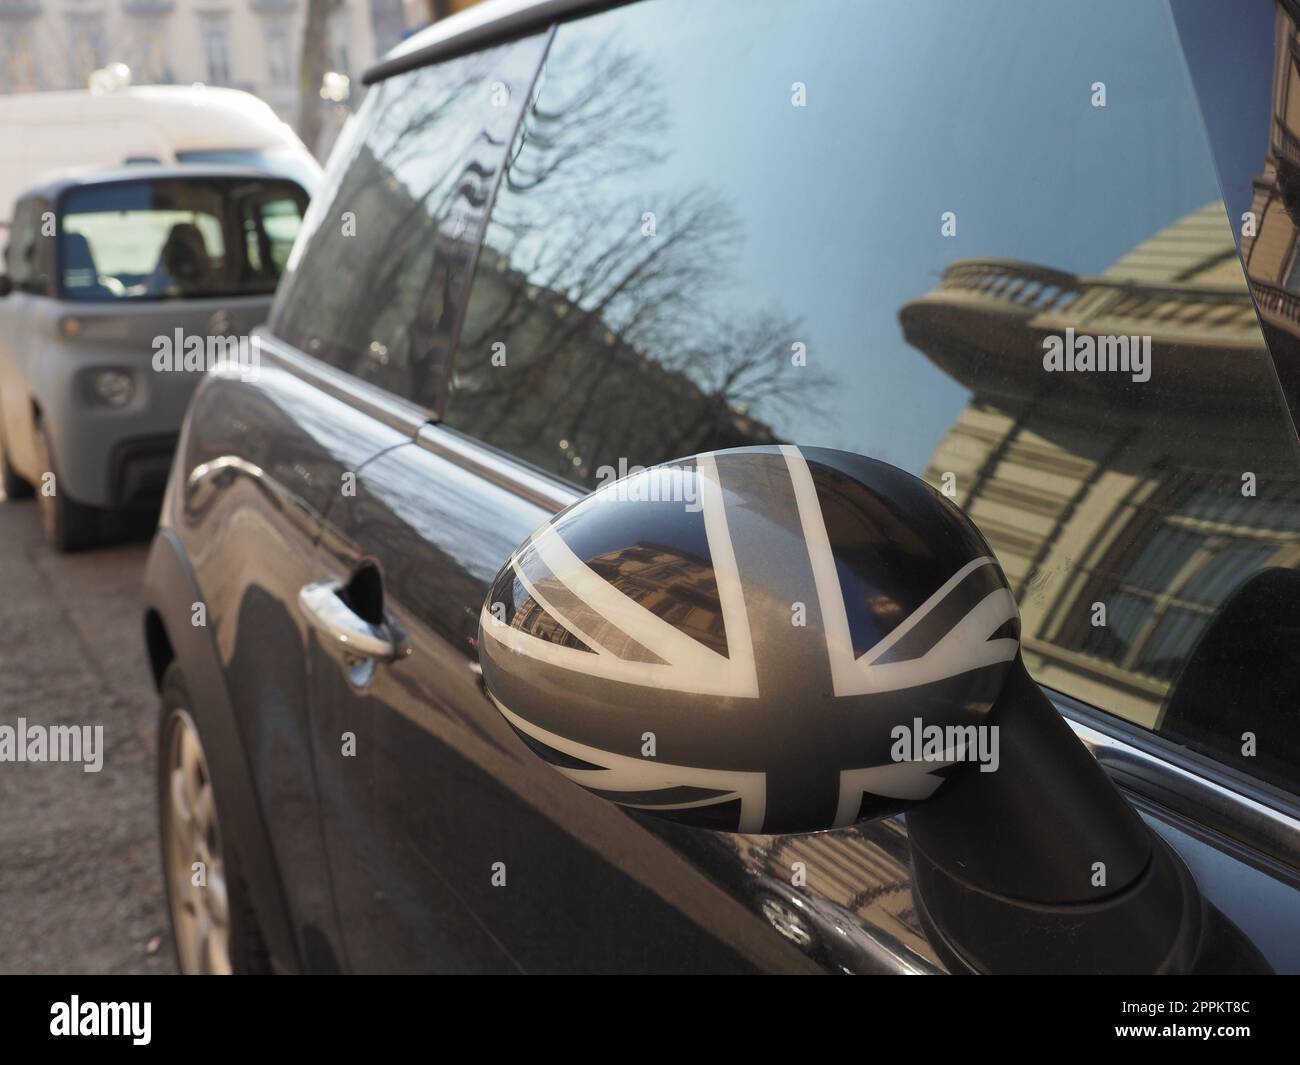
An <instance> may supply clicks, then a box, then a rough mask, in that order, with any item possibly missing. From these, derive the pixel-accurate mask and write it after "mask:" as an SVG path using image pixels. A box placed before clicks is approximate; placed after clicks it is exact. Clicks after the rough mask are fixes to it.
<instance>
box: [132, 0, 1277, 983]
mask: <svg viewBox="0 0 1300 1065" xmlns="http://www.w3.org/2000/svg"><path fill="white" fill-rule="evenodd" d="M1297 21H1298V20H1297V13H1296V10H1295V7H1294V5H1293V4H1291V3H1290V2H1287V3H1281V4H1278V5H1277V6H1272V5H1268V4H1257V5H1254V7H1253V8H1252V9H1251V10H1250V11H1247V10H1246V9H1245V7H1236V6H1234V7H1233V8H1231V9H1230V8H1228V6H1227V5H1222V6H1221V7H1219V6H1214V5H1205V4H1200V3H1187V4H1184V3H1175V4H1174V5H1173V8H1172V11H1171V10H1170V8H1168V7H1166V6H1165V5H1164V4H1158V3H1147V4H1128V3H1122V2H1119V0H1114V2H1110V0H1107V2H1103V3H1098V4H1076V3H1069V2H1066V0H1049V2H1044V3H1036V4H992V5H956V4H950V3H939V2H937V0H923V2H917V0H884V2H881V3H873V4H865V3H859V2H857V0H815V2H809V0H761V2H741V0H717V2H711V3H707V4H704V3H698V2H695V0H642V2H638V3H629V4H624V5H611V4H609V3H605V2H600V3H588V2H582V0H547V2H539V3H516V2H502V3H490V4H485V5H483V6H482V7H478V8H474V9H472V10H470V11H468V12H466V13H464V14H461V15H458V16H456V17H454V18H451V19H449V20H447V21H446V22H444V23H439V24H437V25H435V26H433V27H432V28H430V29H428V30H426V31H424V32H423V33H422V34H421V35H419V36H416V37H414V38H412V39H411V40H409V41H407V42H405V43H404V44H403V45H401V46H400V47H399V48H398V49H397V50H396V51H395V52H394V53H392V54H391V55H389V56H388V57H387V58H386V59H385V60H384V61H383V62H382V63H380V64H379V65H378V66H377V67H376V68H374V69H373V70H372V71H370V73H369V75H368V77H367V79H366V80H367V83H368V85H369V88H368V92H367V94H366V96H365V99H364V103H363V105H362V107H361V109H360V112H359V113H358V115H357V116H356V119H355V121H354V122H353V123H352V124H351V125H350V126H349V127H348V129H347V130H346V131H345V133H344V134H343V136H342V139H341V141H340V143H339V144H338V146H337V147H336V149H335V151H334V153H333V156H332V158H331V160H330V163H329V167H328V171H327V180H326V187H325V188H324V189H323V190H322V191H321V193H320V194H318V195H317V196H316V198H315V199H314V200H313V201H312V203H311V205H310V207H309V209H308V212H307V216H306V218H305V220H304V224H303V230H302V232H301V234H300V235H299V237H298V240H297V242H296V244H295V245H294V247H293V250H292V252H291V254H290V256H289V259H288V262H287V265H286V271H285V274H284V277H283V279H282V281H281V283H280V286H279V289H278V292H277V295H276V299H275V303H274V306H273V308H272V311H271V315H270V319H269V322H268V324H267V325H266V327H265V328H264V329H262V330H261V331H260V333H259V336H258V350H259V352H260V356H261V360H260V367H259V373H258V374H257V375H256V377H255V379H248V378H246V377H241V376H238V375H235V374H230V373H222V372H219V371H217V372H212V373H210V374H208V376H207V377H206V379H205V380H204V382H203V384H202V385H201V387H200V388H199V390H198V392H197V394H196V396H195V398H194V400H193V403H192V406H191V407H190V410H189V414H188V417H187V420H186V423H185V426H184V429H183V431H182V435H181V439H180V443H179V449H178V453H177V457H176V459H175V462H174V465H173V468H172V470H171V476H170V481H169V484H168V488H167V495H166V500H165V503H164V508H163V515H162V523H161V528H160V530H159V532H158V534H157V537H156V539H155V541H154V545H153V550H152V554H151V557H150V561H149V567H148V573H147V595H146V599H147V613H146V617H145V632H146V637H147V645H148V654H149V658H150V661H151V663H152V667H153V672H154V675H155V677H156V679H157V683H158V687H159V690H160V692H161V696H162V714H161V721H160V742H159V767H158V795H159V803H160V815H161V832H162V846H163V851H164V864H165V872H166V876H167V890H168V898H169V902H170V908H171V915H172V922H173V927H174V930H175V934H176V941H177V946H178V951H179V958H180V963H181V966H182V968H183V969H184V970H186V971H191V972H196V971H230V970H234V971H259V970H267V969H272V970H278V971H315V972H321V971H338V970H352V971H376V970H382V971H411V970H436V971H449V972H496V971H503V972H510V971H529V972H532V971H546V972H558V971H583V972H591V971H599V972H616V971H617V972H628V971H660V972H662V971H672V972H703V971H708V972H735V971H749V972H752V971H764V972H815V971H831V972H891V973H894V972H901V973H944V972H954V973H956V972H978V973H1003V972H1021V973H1026V972H1029V973H1036V972H1095V973H1105V972H1170V973H1177V972H1215V973H1225V972H1226V973H1236V972H1243V973H1245V972H1270V971H1290V972H1295V971H1300V718H1298V717H1297V706H1300V667H1298V665H1297V663H1298V658H1297V654H1296V647H1297V639H1298V638H1300V463H1298V459H1297V437H1296V427H1295V420H1294V418H1295V413H1296V407H1297V380H1298V379H1300V375H1298V374H1297V367H1300V356H1298V355H1297V349H1298V348H1300V270H1297V265H1296V264H1297V251H1296V248H1297V243H1298V242H1297V237H1296V233H1297V229H1296V222H1295V219H1297V218H1300V214H1298V213H1297V211H1300V207H1298V206H1297V205H1300V105H1298V104H1297V102H1296V101H1297V100H1300V97H1297V95H1296V91H1295V86H1296V84H1298V82H1297V79H1300V67H1297V65H1296V59H1295V57H1296V56H1297V55H1300V35H1298V31H1297ZM1229 45H1230V46H1231V47H1232V48H1234V49H1236V50H1237V52H1239V53H1241V54H1240V55H1238V60H1240V61H1237V62H1232V63H1227V62H1220V61H1219V58H1220V57H1219V50H1220V49H1222V48H1225V47H1228V46H1229ZM1241 56H1246V59H1242V58H1241ZM1293 123H1294V125H1293Z"/></svg>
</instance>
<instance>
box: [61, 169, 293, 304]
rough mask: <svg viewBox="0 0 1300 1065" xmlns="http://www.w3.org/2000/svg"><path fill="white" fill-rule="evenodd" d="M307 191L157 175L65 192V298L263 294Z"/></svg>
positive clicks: (274, 278) (276, 273) (273, 279)
mask: <svg viewBox="0 0 1300 1065" xmlns="http://www.w3.org/2000/svg"><path fill="white" fill-rule="evenodd" d="M306 206H307V194H306V193H305V192H303V191H302V189H301V188H299V187H298V186H297V185H294V184H291V183H289V182H286V181H270V180H258V179H249V178H164V179H159V180H139V181H122V182H113V183H110V184H104V185H88V186H85V187H82V188H74V189H71V190H70V191H68V192H66V193H64V194H63V197H62V199H61V201H60V214H61V219H60V225H59V240H58V246H59V260H58V262H59V292H60V295H61V296H62V298H63V299H68V300H90V301H109V300H162V299H184V298H198V297H212V296H269V295H270V294H271V293H272V292H274V291H275V286H276V283H277V282H278V281H279V279H280V271H281V268H282V266H283V263H284V260H285V258H286V257H287V255H288V248H289V247H290V246H291V245H292V243H293V239H294V237H295V236H296V235H297V230H298V226H299V224H300V221H301V218H302V214H303V212H304V210H305V209H306Z"/></svg>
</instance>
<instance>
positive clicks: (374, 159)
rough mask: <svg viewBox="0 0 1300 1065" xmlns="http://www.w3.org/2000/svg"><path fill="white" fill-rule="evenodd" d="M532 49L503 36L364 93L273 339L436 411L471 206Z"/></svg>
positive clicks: (510, 123)
mask: <svg viewBox="0 0 1300 1065" xmlns="http://www.w3.org/2000/svg"><path fill="white" fill-rule="evenodd" d="M543 47H544V38H543V37H540V36H539V37H533V38H529V39H526V40H522V41H517V42H515V43H513V44H510V45H507V46H504V47H501V48H495V49H492V50H489V51H486V52H481V53H477V54H475V55H470V56H466V57H464V58H463V59H457V60H454V61H452V62H449V63H446V64H443V65H440V66H434V67H425V68H422V69H420V70H417V71H414V72H412V73H410V74H405V75H402V76H400V77H396V78H393V79H391V80H388V81H385V82H381V83H380V84H379V85H377V86H376V87H375V88H374V89H373V90H372V91H371V92H370V93H369V94H368V95H367V97H366V101H365V103H364V104H363V105H362V108H361V111H360V112H359V113H358V115H357V117H356V119H355V120H354V124H353V126H352V127H351V128H350V130H349V131H347V132H345V134H344V137H343V138H342V139H341V142H340V144H339V145H338V146H337V147H336V148H335V150H334V153H333V154H332V155H331V157H330V163H329V168H328V170H327V174H326V187H325V188H324V189H323V190H322V192H321V193H319V194H318V195H317V198H316V200H315V201H314V202H313V210H312V211H311V212H310V214H309V216H308V220H307V226H306V232H305V233H304V237H303V240H302V242H301V243H300V244H299V245H298V247H297V248H296V249H295V251H294V252H293V253H292V255H291V256H290V259H289V273H288V275H287V277H286V279H285V283H284V285H283V286H282V287H281V290H280V293H279V295H278V297H277V299H276V302H275V306H274V308H273V309H272V312H271V318H270V323H269V324H270V328H271V331H272V332H273V333H275V334H276V335H277V336H279V337H281V338H282V339H284V340H286V341H288V342H289V343H291V344H293V345H295V346H296V347H299V348H301V349H302V350H303V351H306V352H308V353H309V354H312V355H315V356H316V357H318V358H320V359H323V360H325V361H326V362H329V363H331V364H333V365H335V366H337V367H339V368H340V369H343V370H346V371H348V372H349V373H352V374H354V375H356V376H357V377H360V378H362V379H364V380H367V381H371V382H374V383H375V384H378V385H380V386H382V387H384V388H386V389H388V390H389V391H391V392H395V393H397V394H398V395H401V396H404V397H406V398H409V399H413V400H415V401H416V402H419V403H423V404H425V405H427V406H437V405H438V404H439V402H440V401H441V392H442V388H443V385H444V383H445V379H446V369H447V363H448V355H449V352H450V350H451V343H452V337H453V335H454V331H455V329H456V328H457V326H458V325H459V323H460V320H461V314H462V312H463V308H464V302H465V294H466V292H467V291H468V287H469V280H470V276H471V269H472V264H473V256H474V253H475V251H476V249H477V247H478V242H479V239H480V237H481V232H482V224H483V216H484V213H485V209H486V206H487V204H488V202H489V200H490V197H491V193H492V190H493V188H494V187H495V185H496V179H497V175H498V174H499V172H500V168H501V164H502V162H503V160H504V156H505V152H506V150H507V148H508V147H509V144H510V140H511V138H512V137H513V135H514V130H515V125H516V122H517V119H518V114H519V111H520V109H521V108H522V106H523V101H524V99H525V98H526V97H527V93H528V89H529V86H530V84H531V81H532V77H533V75H534V74H535V72H536V69H537V65H538V63H539V62H540V60H541V55H542V50H543Z"/></svg>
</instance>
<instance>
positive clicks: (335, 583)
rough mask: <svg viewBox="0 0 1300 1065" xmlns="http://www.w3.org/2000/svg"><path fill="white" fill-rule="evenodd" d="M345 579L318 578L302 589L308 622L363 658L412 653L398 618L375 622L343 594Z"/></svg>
mask: <svg viewBox="0 0 1300 1065" xmlns="http://www.w3.org/2000/svg"><path fill="white" fill-rule="evenodd" d="M344 583H345V582H344V581H341V580H338V579H331V580H327V581H316V582H315V583H313V584H308V585H306V586H305V587H304V588H303V589H302V591H300V592H299V593H298V607H299V609H300V610H302V612H303V615H304V616H305V617H306V619H307V622H308V624H310V625H311V627H312V628H313V629H315V630H316V631H317V632H318V633H320V634H321V635H322V636H323V637H325V640H326V641H327V642H328V643H330V644H333V645H335V646H336V647H338V648H340V649H341V650H344V651H346V652H348V653H350V654H353V655H355V656H357V657H359V658H380V659H383V660H384V661H386V662H395V661H396V660H397V659H399V658H405V657H406V656H407V655H408V654H410V653H411V647H410V643H409V642H408V641H407V638H406V634H405V633H404V632H402V630H401V629H400V628H399V627H398V625H397V624H396V623H395V622H392V621H385V622H384V624H382V625H373V624H371V623H370V622H369V621H366V619H365V618H363V617H360V616H359V615H358V614H357V613H356V612H355V611H354V610H353V609H352V608H351V607H349V606H348V605H347V603H345V602H344V601H343V600H342V598H340V596H339V594H338V593H339V592H340V591H342V590H343V586H344Z"/></svg>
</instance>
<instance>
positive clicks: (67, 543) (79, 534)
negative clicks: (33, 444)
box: [36, 426, 99, 551]
mask: <svg viewBox="0 0 1300 1065" xmlns="http://www.w3.org/2000/svg"><path fill="white" fill-rule="evenodd" d="M36 440H37V449H38V454H37V461H38V462H39V463H40V466H41V469H42V470H43V471H45V472H47V473H52V474H54V482H53V484H52V486H51V487H52V489H53V494H52V495H50V494H47V493H46V490H45V486H44V485H42V486H41V490H40V491H39V492H37V493H36V503H37V506H38V507H39V509H40V512H41V527H42V528H43V529H44V531H45V542H46V543H48V544H49V545H50V546H51V547H52V548H54V549H55V550H56V551H81V550H83V549H85V548H87V547H93V546H94V545H95V543H96V542H97V541H98V540H99V511H98V510H96V509H95V508H94V507H87V506H84V505H83V504H81V503H78V502H76V501H75V500H72V499H69V498H68V494H67V492H65V491H63V488H62V481H63V478H62V477H61V476H60V475H59V473H58V470H57V469H55V466H54V455H53V453H52V452H51V451H50V441H49V439H48V437H47V436H46V435H45V427H44V426H41V427H40V428H39V429H38V430H37V433H36Z"/></svg>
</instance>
